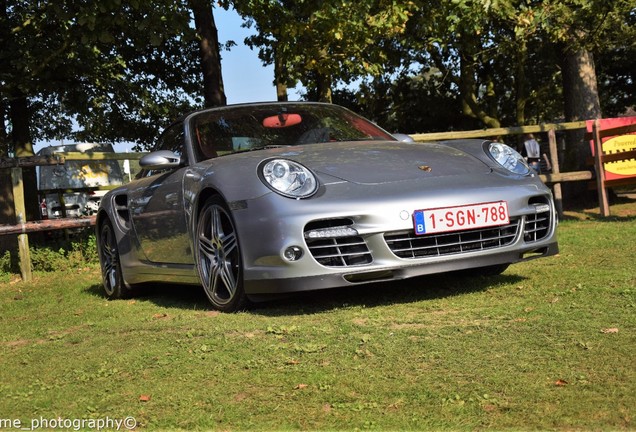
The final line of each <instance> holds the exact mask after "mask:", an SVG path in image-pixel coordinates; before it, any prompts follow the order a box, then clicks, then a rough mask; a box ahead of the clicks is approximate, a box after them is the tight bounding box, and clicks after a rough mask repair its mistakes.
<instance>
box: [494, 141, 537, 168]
mask: <svg viewBox="0 0 636 432" xmlns="http://www.w3.org/2000/svg"><path fill="white" fill-rule="evenodd" d="M488 151H489V152H490V156H491V157H492V158H493V159H494V160H495V162H497V163H498V164H499V165H501V166H502V167H504V168H505V169H507V170H508V171H510V172H512V173H515V174H519V175H526V174H528V173H529V172H530V167H529V166H528V163H527V162H526V160H525V159H524V158H523V156H521V154H520V153H519V152H518V151H516V150H515V149H513V148H512V147H510V146H507V145H506V144H501V143H490V145H489V146H488Z"/></svg>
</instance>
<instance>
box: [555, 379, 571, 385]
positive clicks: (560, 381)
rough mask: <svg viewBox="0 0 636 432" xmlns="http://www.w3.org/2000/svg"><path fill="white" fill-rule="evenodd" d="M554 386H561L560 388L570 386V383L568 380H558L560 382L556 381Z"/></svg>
mask: <svg viewBox="0 0 636 432" xmlns="http://www.w3.org/2000/svg"><path fill="white" fill-rule="evenodd" d="M554 385H556V386H559V387H563V386H566V385H568V382H567V381H566V380H562V379H558V380H556V382H555V383H554Z"/></svg>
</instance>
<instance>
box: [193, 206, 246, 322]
mask: <svg viewBox="0 0 636 432" xmlns="http://www.w3.org/2000/svg"><path fill="white" fill-rule="evenodd" d="M195 243H196V252H195V254H196V263H197V270H198V273H199V279H200V280H201V285H202V286H203V290H204V291H205V294H206V295H207V297H208V300H210V303H212V306H213V307H214V308H215V309H217V310H220V311H223V312H235V311H238V310H241V309H243V308H245V306H246V305H247V296H246V295H245V290H244V289H243V261H242V257H241V249H240V243H239V239H238V234H237V232H236V227H235V224H234V220H233V219H232V215H231V214H230V211H229V210H228V208H227V206H226V205H225V203H224V202H223V200H222V199H221V198H220V197H219V196H213V197H211V198H209V199H208V200H207V201H206V202H205V204H204V205H203V207H202V208H201V211H200V212H199V219H198V222H197V231H196V241H195Z"/></svg>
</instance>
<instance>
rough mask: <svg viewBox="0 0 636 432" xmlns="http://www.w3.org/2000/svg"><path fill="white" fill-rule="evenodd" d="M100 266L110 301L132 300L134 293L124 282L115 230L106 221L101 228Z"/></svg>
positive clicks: (99, 244) (99, 245)
mask: <svg viewBox="0 0 636 432" xmlns="http://www.w3.org/2000/svg"><path fill="white" fill-rule="evenodd" d="M98 247H99V264H100V267H101V269H102V283H103V285H104V292H105V293H106V297H108V299H110V300H116V299H124V298H130V297H131V296H132V295H133V294H134V291H133V290H132V288H131V287H129V286H128V285H127V284H126V282H125V281H124V276H123V275H122V272H121V261H120V259H119V249H118V248H117V238H116V237H115V230H114V229H113V225H112V223H111V222H110V220H108V219H106V220H104V222H103V223H102V224H101V226H100V228H99V243H98Z"/></svg>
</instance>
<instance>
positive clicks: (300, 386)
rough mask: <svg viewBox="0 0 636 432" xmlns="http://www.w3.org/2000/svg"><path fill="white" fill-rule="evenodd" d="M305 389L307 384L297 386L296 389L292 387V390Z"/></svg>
mask: <svg viewBox="0 0 636 432" xmlns="http://www.w3.org/2000/svg"><path fill="white" fill-rule="evenodd" d="M307 387H308V385H307V384H298V385H297V386H296V387H294V390H302V389H304V388H307Z"/></svg>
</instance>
